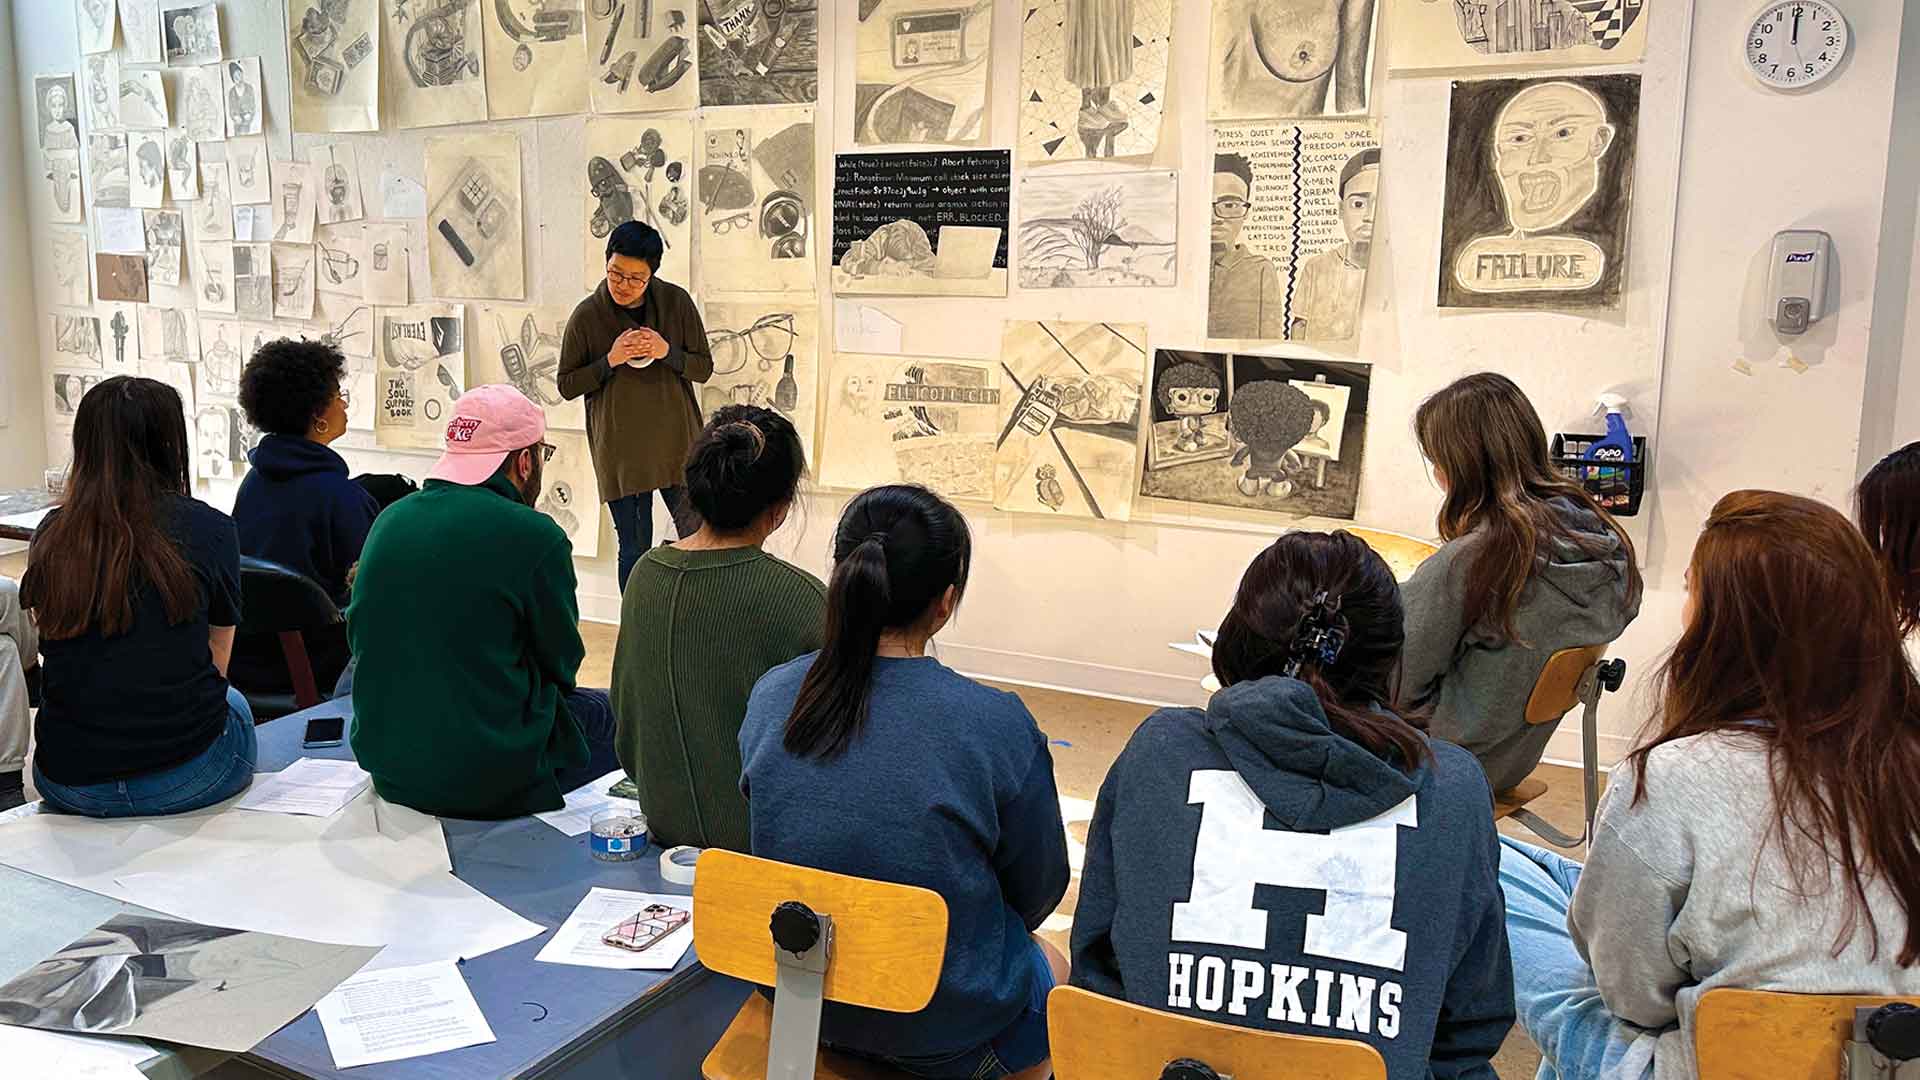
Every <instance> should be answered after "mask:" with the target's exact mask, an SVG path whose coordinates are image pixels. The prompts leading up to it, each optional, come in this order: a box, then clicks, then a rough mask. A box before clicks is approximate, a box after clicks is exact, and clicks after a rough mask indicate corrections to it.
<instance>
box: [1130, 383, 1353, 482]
mask: <svg viewBox="0 0 1920 1080" xmlns="http://www.w3.org/2000/svg"><path fill="white" fill-rule="evenodd" d="M1372 379H1373V368H1372V366H1371V365H1368V364H1361V363H1350V362H1341V361H1321V360H1304V359H1295V358H1293V357H1276V356H1249V355H1246V354H1228V353H1214V352H1191V351H1184V350H1173V349H1159V350H1156V351H1155V353H1154V358H1153V386H1152V392H1153V399H1152V409H1153V426H1152V429H1151V431H1150V434H1149V438H1148V442H1147V465H1146V469H1145V471H1144V472H1143V473H1142V474H1141V477H1140V494H1141V495H1143V496H1147V497H1149V498H1156V499H1174V500H1178V501H1181V502H1188V503H1204V504H1208V505H1212V506H1226V507H1232V508H1235V509H1240V510H1260V511H1267V512H1272V513H1281V514H1289V515H1295V516H1311V517H1325V518H1339V519H1351V518H1352V517H1353V516H1354V508H1355V506H1356V505H1358V502H1359V497H1360V465H1361V458H1362V456H1363V452H1364V450H1365V442H1366V426H1367V400H1368V394H1369V391H1370V389H1371V386H1372Z"/></svg>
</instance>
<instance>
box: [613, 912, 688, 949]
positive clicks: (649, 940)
mask: <svg viewBox="0 0 1920 1080" xmlns="http://www.w3.org/2000/svg"><path fill="white" fill-rule="evenodd" d="M690 918H692V915H690V914H689V913H688V912H687V911H685V910H684V909H681V908H676V907H669V906H668V905H666V904H648V905H647V906H646V907H644V908H641V909H640V913H639V914H638V915H631V916H628V917H627V918H625V919H622V920H621V921H620V924H619V925H618V926H615V927H614V928H613V929H611V930H609V931H607V932H606V933H605V934H604V935H602V936H601V938H600V940H601V941H602V942H603V943H605V944H608V945H612V946H614V947H616V948H620V949H627V950H630V951H632V952H645V951H646V950H647V949H648V948H649V947H650V946H652V945H653V944H654V943H655V942H657V941H659V940H660V939H661V938H663V937H666V936H667V935H668V934H671V933H673V932H674V931H675V930H678V929H680V928H681V927H683V926H685V925H687V920H688V919H690Z"/></svg>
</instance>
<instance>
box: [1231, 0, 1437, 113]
mask: <svg viewBox="0 0 1920 1080" xmlns="http://www.w3.org/2000/svg"><path fill="white" fill-rule="evenodd" d="M1408 2H1417V0H1408ZM1374 6H1375V5H1374V0H1216V2H1215V3H1214V5H1213V92H1212V94H1211V95H1209V97H1208V111H1207V115H1208V116H1209V117H1211V118H1212V119H1215V120H1259V119H1267V118H1279V117H1295V116H1352V115H1359V114H1364V113H1366V111H1367V87H1368V86H1369V85H1370V84H1371V82H1372V76H1373V47H1374V33H1373V13H1374Z"/></svg>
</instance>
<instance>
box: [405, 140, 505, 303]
mask: <svg viewBox="0 0 1920 1080" xmlns="http://www.w3.org/2000/svg"><path fill="white" fill-rule="evenodd" d="M427 200H428V203H429V207H430V208H429V209H428V211H427V279H428V281H430V282H431V283H432V289H433V292H434V293H435V295H438V296H490V297H499V298H502V299H507V300H520V299H523V298H525V297H526V295H527V277H526V274H527V270H526V251H525V244H524V240H523V236H522V233H521V228H520V212H521V196H520V137H519V136H518V135H453V136H445V137H440V138H431V139H428V140H427Z"/></svg>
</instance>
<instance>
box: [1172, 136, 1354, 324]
mask: <svg viewBox="0 0 1920 1080" xmlns="http://www.w3.org/2000/svg"><path fill="white" fill-rule="evenodd" d="M1212 185H1213V198H1212V203H1211V223H1210V231H1209V238H1208V239H1209V250H1210V258H1209V260H1208V270H1207V336H1208V337H1209V338H1214V339H1225V340H1235V341H1316V342H1337V341H1345V340H1348V339H1351V338H1353V337H1354V336H1355V335H1356V334H1357V333H1358V331H1359V325H1360V311H1361V303H1362V300H1363V299H1364V296H1365V293H1366V284H1367V266H1368V263H1369V261H1370V258H1371V254H1372V248H1373V221H1374V205H1375V200H1376V197H1377V196H1378V194H1379V186H1380V133H1379V128H1378V127H1377V126H1376V125H1375V124H1374V123H1372V122H1371V121H1364V120H1329V121H1308V122H1305V123H1298V124H1284V123H1283V124H1234V125H1222V126H1221V127H1218V128H1215V129H1214V157H1213V175H1212Z"/></svg>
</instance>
